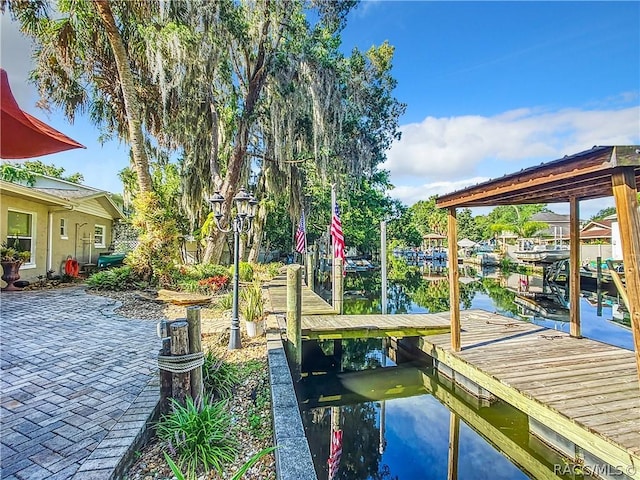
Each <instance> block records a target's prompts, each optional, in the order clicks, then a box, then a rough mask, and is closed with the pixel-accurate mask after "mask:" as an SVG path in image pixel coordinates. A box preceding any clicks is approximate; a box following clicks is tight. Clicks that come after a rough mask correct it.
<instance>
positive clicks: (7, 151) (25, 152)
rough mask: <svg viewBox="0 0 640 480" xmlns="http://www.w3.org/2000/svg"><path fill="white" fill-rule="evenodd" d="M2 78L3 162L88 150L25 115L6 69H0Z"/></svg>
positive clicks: (0, 149)
mask: <svg viewBox="0 0 640 480" xmlns="http://www.w3.org/2000/svg"><path fill="white" fill-rule="evenodd" d="M0 76H1V77H2V78H1V80H2V85H1V86H0V93H1V94H2V100H1V102H0V106H1V107H2V116H1V117H0V143H1V145H0V158H5V159H10V158H33V157H40V156H42V155H48V154H50V153H56V152H62V151H64V150H71V149H72V148H85V147H84V145H82V144H80V143H78V142H76V141H75V140H73V139H71V138H69V137H67V136H66V135H65V134H63V133H61V132H59V131H57V130H56V129H54V128H51V127H50V126H49V125H47V124H46V123H44V122H41V121H40V120H38V119H37V118H35V117H32V116H31V115H29V114H28V113H26V112H23V111H22V110H21V109H20V107H19V106H18V103H17V102H16V99H15V98H14V97H13V93H11V87H9V79H8V78H7V72H5V71H4V69H0Z"/></svg>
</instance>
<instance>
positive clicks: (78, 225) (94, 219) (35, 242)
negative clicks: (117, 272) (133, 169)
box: [0, 175, 124, 280]
mask: <svg viewBox="0 0 640 480" xmlns="http://www.w3.org/2000/svg"><path fill="white" fill-rule="evenodd" d="M0 191H1V196H2V203H1V206H0V240H1V241H2V242H7V243H8V244H9V245H12V244H14V243H16V242H17V243H18V244H19V246H20V248H21V249H23V250H27V251H29V252H31V258H30V260H29V261H27V262H25V263H24V264H23V265H22V267H21V268H20V277H21V279H22V280H35V279H37V278H38V276H44V275H46V272H47V271H48V270H53V271H54V273H57V274H60V273H63V272H64V265H65V262H66V260H67V259H68V258H69V257H71V258H74V259H76V260H77V261H78V263H79V264H80V266H81V267H82V266H84V265H87V264H89V265H91V264H95V263H96V259H97V258H98V256H99V255H100V253H104V252H108V251H109V249H110V246H111V244H112V238H113V225H114V223H115V222H117V221H118V220H120V219H123V218H124V214H123V213H122V211H121V209H120V208H119V207H118V205H117V204H116V203H115V202H114V201H113V199H112V198H111V194H110V193H109V192H106V191H104V190H99V189H96V188H92V187H88V186H86V185H80V184H76V183H72V182H67V181H65V180H61V179H58V178H53V177H48V176H45V175H35V181H34V183H33V184H32V185H27V184H24V183H14V182H7V181H4V180H0Z"/></svg>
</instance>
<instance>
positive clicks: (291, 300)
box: [287, 265, 302, 381]
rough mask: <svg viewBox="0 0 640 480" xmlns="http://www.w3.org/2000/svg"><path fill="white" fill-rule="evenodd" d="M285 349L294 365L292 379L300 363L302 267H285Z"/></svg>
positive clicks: (298, 370) (296, 373)
mask: <svg viewBox="0 0 640 480" xmlns="http://www.w3.org/2000/svg"><path fill="white" fill-rule="evenodd" d="M287 349H288V352H289V359H290V360H291V361H292V363H293V365H294V372H293V376H294V381H297V380H299V379H300V368H301V364H302V267H301V266H300V265H289V266H288V267H287Z"/></svg>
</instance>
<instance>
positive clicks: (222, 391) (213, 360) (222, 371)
mask: <svg viewBox="0 0 640 480" xmlns="http://www.w3.org/2000/svg"><path fill="white" fill-rule="evenodd" d="M202 380H203V383H204V388H205V394H206V395H208V396H209V397H210V398H220V399H225V398H229V397H231V394H232V393H233V387H234V386H235V385H237V384H238V383H240V375H239V373H238V367H237V366H236V365H235V364H233V363H227V362H225V361H223V360H222V359H221V358H218V357H216V356H215V355H214V354H213V353H212V352H207V353H206V355H205V356H204V365H202Z"/></svg>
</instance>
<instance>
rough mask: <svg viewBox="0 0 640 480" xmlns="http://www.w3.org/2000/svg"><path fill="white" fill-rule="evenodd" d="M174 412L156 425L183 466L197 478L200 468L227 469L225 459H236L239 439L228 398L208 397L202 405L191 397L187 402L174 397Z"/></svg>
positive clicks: (180, 465)
mask: <svg viewBox="0 0 640 480" xmlns="http://www.w3.org/2000/svg"><path fill="white" fill-rule="evenodd" d="M171 402H172V410H173V411H172V412H171V413H170V414H168V415H164V416H163V417H162V419H161V420H160V421H159V422H158V424H157V426H156V434H157V435H158V438H160V439H161V440H164V441H165V442H167V446H168V448H169V450H170V451H171V453H172V456H173V454H174V452H175V455H176V456H177V463H178V465H179V467H180V468H181V469H182V470H183V471H186V472H187V476H188V477H189V478H195V476H196V472H198V471H203V470H204V471H207V472H208V471H210V470H212V469H213V470H215V471H216V472H218V473H219V474H222V472H223V466H224V464H225V463H231V462H233V460H235V456H236V451H237V439H236V436H235V434H234V431H233V428H232V416H231V412H230V411H229V408H228V405H227V402H225V401H221V402H216V403H210V402H209V401H208V400H207V399H204V401H203V404H202V407H201V408H198V406H197V405H195V403H194V401H193V400H192V399H191V398H187V401H186V404H185V405H184V406H183V405H180V403H179V402H177V401H175V400H173V399H172V400H171Z"/></svg>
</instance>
